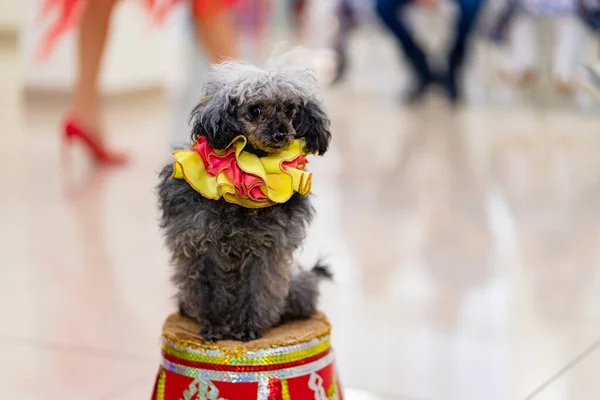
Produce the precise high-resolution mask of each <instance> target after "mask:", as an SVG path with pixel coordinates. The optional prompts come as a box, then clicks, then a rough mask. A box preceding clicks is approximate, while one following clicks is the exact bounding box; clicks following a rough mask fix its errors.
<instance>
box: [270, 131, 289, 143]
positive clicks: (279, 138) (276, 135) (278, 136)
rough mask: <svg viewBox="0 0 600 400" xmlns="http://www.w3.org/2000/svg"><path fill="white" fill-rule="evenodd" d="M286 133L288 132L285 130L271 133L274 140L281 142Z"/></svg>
mask: <svg viewBox="0 0 600 400" xmlns="http://www.w3.org/2000/svg"><path fill="white" fill-rule="evenodd" d="M287 135H288V134H287V133H286V132H275V133H274V134H273V140H274V141H276V142H283V141H284V140H285V138H286V137H287Z"/></svg>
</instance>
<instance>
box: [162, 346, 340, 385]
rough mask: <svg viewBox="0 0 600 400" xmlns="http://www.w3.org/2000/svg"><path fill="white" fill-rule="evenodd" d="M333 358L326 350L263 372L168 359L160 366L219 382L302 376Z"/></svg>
mask: <svg viewBox="0 0 600 400" xmlns="http://www.w3.org/2000/svg"><path fill="white" fill-rule="evenodd" d="M333 360H334V355H333V352H332V351H330V352H328V353H327V354H326V355H325V356H324V357H322V358H320V359H318V360H317V361H314V362H312V363H309V364H305V365H300V366H298V367H292V368H284V369H281V370H275V371H265V372H235V371H214V370H207V369H200V368H194V367H188V366H185V365H181V364H177V363H174V362H171V361H168V360H165V359H163V360H162V366H163V367H164V368H165V369H166V370H167V371H170V372H173V373H175V374H178V375H183V376H187V377H189V378H197V377H202V378H204V379H209V380H211V381H220V382H233V383H238V382H261V380H264V378H265V376H268V377H270V378H277V379H280V380H283V379H290V378H294V377H297V376H303V375H307V374H310V373H312V372H315V371H320V370H321V369H323V368H325V367H327V366H328V365H330V364H332V363H333Z"/></svg>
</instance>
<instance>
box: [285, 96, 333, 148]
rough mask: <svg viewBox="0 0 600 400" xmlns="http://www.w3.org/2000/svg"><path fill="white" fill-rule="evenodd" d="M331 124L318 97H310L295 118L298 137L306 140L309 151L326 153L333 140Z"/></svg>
mask: <svg viewBox="0 0 600 400" xmlns="http://www.w3.org/2000/svg"><path fill="white" fill-rule="evenodd" d="M329 125H330V122H329V118H328V117H327V114H325V111H324V110H323V106H322V104H321V102H319V101H318V100H317V99H314V98H313V99H310V100H309V101H307V102H306V103H305V104H303V105H302V106H301V107H300V109H299V110H298V113H297V114H296V118H295V119H294V129H295V130H296V137H297V138H304V139H305V140H306V147H305V149H306V152H307V153H313V154H318V155H323V154H325V152H326V151H327V148H328V147H329V141H330V140H331V133H330V132H329Z"/></svg>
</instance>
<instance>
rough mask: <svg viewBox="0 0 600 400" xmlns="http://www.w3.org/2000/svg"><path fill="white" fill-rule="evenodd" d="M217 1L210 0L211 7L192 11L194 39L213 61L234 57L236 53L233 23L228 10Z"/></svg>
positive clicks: (236, 39)
mask: <svg viewBox="0 0 600 400" xmlns="http://www.w3.org/2000/svg"><path fill="white" fill-rule="evenodd" d="M218 3H219V2H218V1H210V4H211V5H212V7H213V9H211V10H204V12H198V11H196V12H194V17H195V22H196V40H197V42H198V44H201V45H202V46H203V47H204V48H205V49H206V51H207V52H208V54H209V55H210V57H211V58H212V61H213V62H220V61H223V60H227V59H234V58H236V57H237V55H238V43H237V41H238V38H237V30H236V28H235V24H234V23H233V21H232V18H231V15H230V13H229V11H228V10H226V9H221V8H220V7H219V5H218Z"/></svg>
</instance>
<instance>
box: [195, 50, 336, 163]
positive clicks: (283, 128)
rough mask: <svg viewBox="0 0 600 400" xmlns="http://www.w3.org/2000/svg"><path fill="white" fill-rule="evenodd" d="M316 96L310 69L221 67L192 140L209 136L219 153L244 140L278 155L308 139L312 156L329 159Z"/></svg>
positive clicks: (234, 63) (274, 65)
mask: <svg viewBox="0 0 600 400" xmlns="http://www.w3.org/2000/svg"><path fill="white" fill-rule="evenodd" d="M316 94H317V82H316V78H315V74H314V71H312V70H311V69H309V68H305V67H299V66H292V65H285V64H283V63H281V62H279V61H277V60H275V61H272V62H270V63H267V65H266V67H265V68H264V69H262V68H259V67H257V66H255V65H253V64H250V63H244V62H237V61H227V62H224V63H222V64H219V65H215V66H214V67H213V68H212V71H211V73H210V74H209V77H208V82H207V83H206V85H205V87H204V93H203V97H202V100H201V101H200V104H198V106H196V108H195V109H194V111H193V113H192V121H193V129H192V140H195V139H196V138H197V137H199V136H205V137H206V138H207V140H208V143H209V144H210V145H211V146H212V147H213V148H215V149H223V148H225V147H227V145H229V144H230V143H231V141H232V140H233V139H234V138H235V137H236V136H240V135H243V136H245V137H246V138H247V139H248V142H249V144H250V146H249V150H250V151H255V152H257V153H261V152H262V153H272V152H276V151H278V150H281V149H282V148H284V147H286V146H287V145H289V143H290V142H291V141H292V140H294V139H295V138H304V139H305V141H306V147H305V150H306V151H307V152H308V153H315V154H323V153H325V152H326V151H327V147H328V145H329V141H330V139H331V134H330V132H329V119H328V118H327V115H326V114H325V112H324V110H323V106H322V104H321V102H320V101H319V100H318V99H317V97H316Z"/></svg>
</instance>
